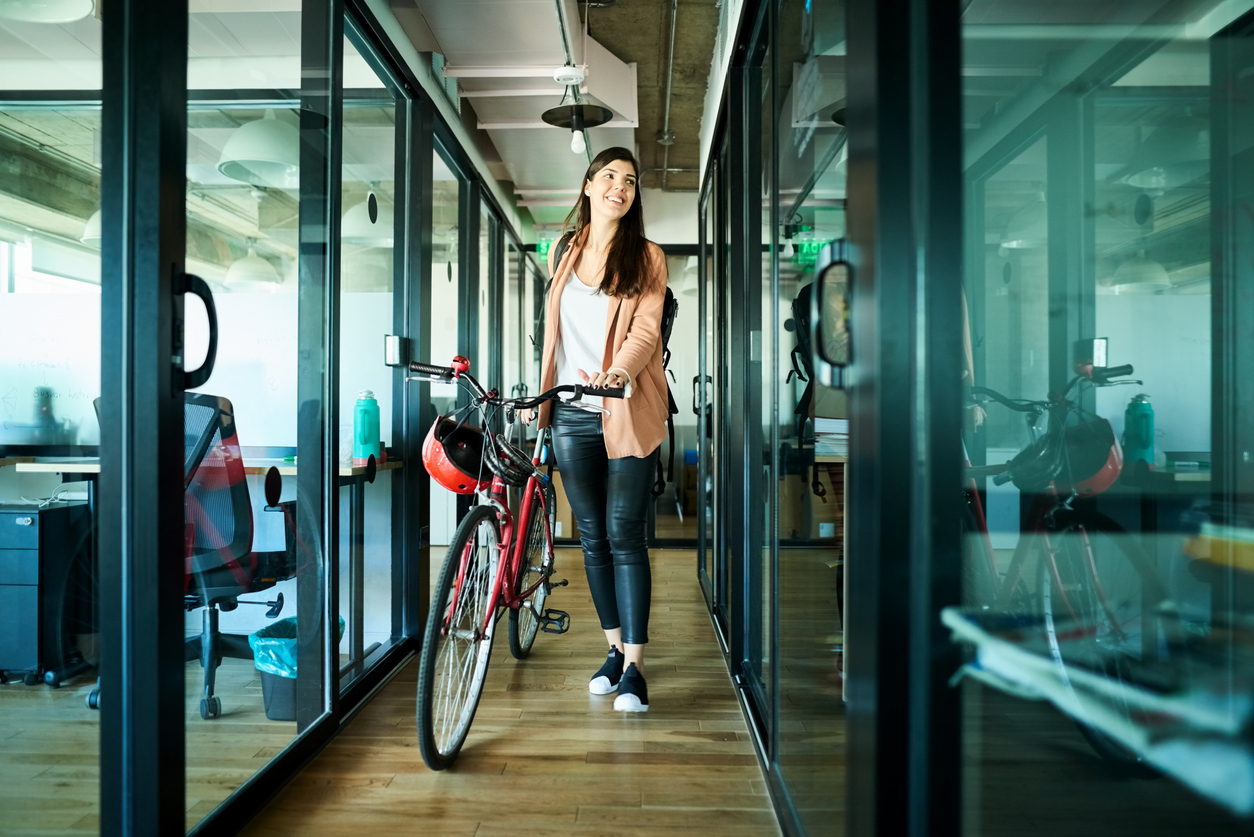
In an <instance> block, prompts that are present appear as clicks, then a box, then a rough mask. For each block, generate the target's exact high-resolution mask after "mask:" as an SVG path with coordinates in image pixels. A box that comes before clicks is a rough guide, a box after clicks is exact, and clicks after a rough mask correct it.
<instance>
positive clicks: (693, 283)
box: [653, 256, 700, 540]
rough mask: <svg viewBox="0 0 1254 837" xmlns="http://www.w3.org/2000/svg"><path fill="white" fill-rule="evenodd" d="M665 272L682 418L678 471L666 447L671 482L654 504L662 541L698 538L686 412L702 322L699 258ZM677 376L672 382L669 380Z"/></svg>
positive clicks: (691, 422)
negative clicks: (673, 304)
mask: <svg viewBox="0 0 1254 837" xmlns="http://www.w3.org/2000/svg"><path fill="white" fill-rule="evenodd" d="M666 271H667V277H668V284H669V285H670V289H671V293H673V294H674V295H675V301H676V302H677V303H678V305H679V307H678V308H677V309H676V311H675V323H674V325H673V326H672V328H671V337H670V341H669V342H668V343H667V344H666V345H667V348H668V349H670V362H669V363H668V364H667V366H666V369H667V373H668V378H667V380H668V383H669V384H670V388H671V394H672V395H673V396H674V398H675V404H676V405H677V406H678V407H679V413H678V414H677V415H675V416H673V417H672V418H673V419H674V422H675V450H674V459H673V462H674V467H673V469H672V468H671V467H670V462H671V459H670V457H671V455H672V454H671V452H670V442H664V443H663V445H662V453H661V456H662V468H663V469H664V470H666V471H668V472H669V473H670V474H671V475H672V476H673V478H672V479H671V480H669V481H668V482H667V483H666V490H665V491H664V492H663V493H662V495H661V496H660V497H658V498H657V500H655V501H654V507H653V508H654V535H655V536H656V537H659V538H683V539H685V540H696V537H697V520H698V516H697V510H696V504H697V424H696V418H697V417H696V415H695V414H694V413H693V411H692V410H691V408H690V407H686V406H684V402H685V401H686V400H687V398H688V397H689V393H688V392H686V390H687V389H688V386H689V385H690V384H691V382H692V380H693V378H695V377H696V375H697V340H698V339H699V334H700V331H699V325H700V321H699V319H698V317H697V314H698V311H697V291H698V289H699V285H698V282H697V257H696V256H667V257H666ZM671 376H673V377H671Z"/></svg>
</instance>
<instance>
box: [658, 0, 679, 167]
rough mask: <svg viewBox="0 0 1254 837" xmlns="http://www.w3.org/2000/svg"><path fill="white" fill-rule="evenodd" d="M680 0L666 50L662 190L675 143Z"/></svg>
mask: <svg viewBox="0 0 1254 837" xmlns="http://www.w3.org/2000/svg"><path fill="white" fill-rule="evenodd" d="M678 7H679V0H671V35H670V48H669V49H668V50H667V52H666V105H665V107H664V109H663V111H662V114H663V115H662V131H661V133H659V134H658V137H657V141H658V142H659V143H660V144H661V145H663V146H664V147H665V148H666V151H664V152H663V154H662V190H663V191H666V176H667V175H668V174H669V173H670V165H671V146H672V145H674V144H675V132H674V131H672V130H671V92H672V89H673V88H672V82H673V80H674V77H675V16H676V12H677V11H678Z"/></svg>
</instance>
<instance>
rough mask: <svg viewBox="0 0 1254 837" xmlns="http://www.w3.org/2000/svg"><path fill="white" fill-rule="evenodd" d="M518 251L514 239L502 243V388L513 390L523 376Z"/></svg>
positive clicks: (506, 390)
mask: <svg viewBox="0 0 1254 837" xmlns="http://www.w3.org/2000/svg"><path fill="white" fill-rule="evenodd" d="M519 257H520V254H519V252H518V248H517V247H515V246H514V242H513V240H512V239H511V240H508V241H507V242H506V246H505V315H504V317H505V322H504V323H503V325H504V327H505V328H504V340H505V343H504V348H503V350H502V357H503V359H504V363H505V366H504V370H505V372H504V377H503V378H502V379H501V386H502V390H503V391H504V392H506V393H513V392H514V391H515V388H516V387H518V386H519V384H521V383H522V382H523V381H524V380H525V378H524V376H523V368H522V363H523V357H524V354H523V331H524V329H523V311H522V303H523V293H522V274H521V273H520V272H519V268H520V267H521V264H522V263H521V261H520V258H519Z"/></svg>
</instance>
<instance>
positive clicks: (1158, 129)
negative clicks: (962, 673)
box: [943, 2, 1254, 835]
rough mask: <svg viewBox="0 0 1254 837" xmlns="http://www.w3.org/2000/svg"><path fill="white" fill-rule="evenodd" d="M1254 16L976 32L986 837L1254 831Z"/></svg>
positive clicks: (974, 528)
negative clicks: (1251, 368)
mask: <svg viewBox="0 0 1254 837" xmlns="http://www.w3.org/2000/svg"><path fill="white" fill-rule="evenodd" d="M1251 5H1252V4H1250V3H1236V4H1223V3H1217V2H1203V3H1197V4H1190V5H1188V6H1174V5H1169V4H1164V3H1155V2H1149V3H1144V2H1142V3H1133V2H1120V3H1116V4H1114V5H1113V6H1111V7H1110V8H1108V9H1107V10H1106V13H1105V16H1104V17H1103V19H1102V21H1100V22H1099V21H1097V20H1096V19H1094V18H1093V17H1092V16H1090V15H1089V14H1088V13H1087V12H1083V11H1079V10H1078V9H1072V10H1060V9H1059V8H1056V7H1049V8H1050V11H1049V17H1048V19H1047V20H1048V22H1045V21H1046V19H1045V18H1041V17H1034V18H1033V20H1034V21H1038V22H1033V23H1031V24H1029V25H1025V26H1014V27H1011V28H1009V29H1008V28H1006V27H1004V26H1002V25H1001V24H1007V23H1020V22H1022V21H1023V20H1024V19H1025V18H1023V17H1022V14H1023V11H1024V10H1022V9H1016V10H1015V11H1013V12H1011V11H1010V10H1008V9H1004V8H999V7H995V6H985V7H981V8H979V9H978V13H977V10H976V9H975V7H972V8H971V9H968V11H967V13H966V14H965V16H964V32H963V34H964V45H963V55H964V62H965V63H966V64H967V66H968V67H969V68H979V70H978V71H977V72H969V73H968V72H964V83H963V90H964V114H963V123H964V125H966V126H967V127H966V136H965V160H966V165H967V194H968V195H970V196H972V199H971V200H969V201H967V202H966V212H967V217H966V224H967V225H968V227H969V231H968V232H969V234H968V236H967V240H968V241H969V242H971V244H970V246H969V249H968V252H967V258H966V260H965V270H966V275H965V278H964V287H965V294H966V299H965V301H966V303H967V305H968V313H969V326H968V335H969V344H970V360H969V361H968V363H967V364H966V366H967V368H966V369H965V370H964V373H965V374H964V375H963V377H964V378H965V383H966V384H967V385H971V384H974V388H973V394H974V395H975V397H976V398H977V399H979V400H981V402H982V403H980V404H979V405H978V407H975V406H973V407H972V408H970V409H969V410H968V421H967V433H966V437H965V440H964V441H965V450H966V453H967V454H968V458H969V459H970V460H971V461H972V462H973V463H975V465H974V466H973V467H972V468H971V469H970V470H969V471H968V472H967V474H966V489H967V491H966V493H967V513H966V514H965V516H964V531H965V533H966V534H965V536H964V567H963V580H964V593H963V596H964V607H963V608H961V609H954V610H951V611H947V612H946V613H945V614H944V615H943V618H944V619H945V620H946V622H947V623H948V624H949V625H950V626H951V627H952V628H953V629H954V630H955V632H956V633H957V635H958V636H959V637H960V638H961V639H962V640H963V641H964V645H965V647H966V648H968V649H969V650H970V651H971V653H975V651H976V650H977V649H979V651H980V652H981V660H982V661H984V662H986V663H988V665H986V666H985V667H984V676H983V677H982V678H981V682H980V683H978V684H977V683H976V682H975V681H974V680H972V679H971V678H968V679H967V680H966V681H965V682H964V684H963V685H962V686H961V688H962V689H963V696H964V721H963V723H964V728H963V747H964V758H963V764H964V770H965V775H964V778H963V783H964V786H965V788H966V798H965V800H964V802H965V811H964V821H965V822H966V823H967V824H968V827H967V831H968V833H970V834H973V835H974V834H994V833H1006V832H1014V833H1016V834H1023V835H1034V834H1041V835H1045V834H1049V835H1054V834H1058V833H1070V832H1074V830H1075V828H1076V825H1075V824H1076V823H1084V830H1085V831H1086V833H1100V834H1122V833H1134V832H1135V833H1138V834H1177V833H1185V832H1189V833H1199V834H1200V833H1205V834H1208V835H1227V834H1244V833H1248V831H1249V816H1250V815H1251V814H1252V813H1254V793H1252V792H1251V790H1250V786H1249V785H1246V784H1243V783H1239V782H1236V781H1235V777H1236V776H1239V775H1246V774H1248V773H1249V771H1250V770H1251V765H1254V748H1251V747H1250V744H1249V740H1248V737H1247V736H1246V735H1245V734H1244V733H1242V732H1240V731H1239V729H1241V728H1244V726H1245V724H1246V723H1247V715H1248V710H1247V709H1246V708H1245V707H1247V706H1248V705H1250V702H1251V695H1252V694H1254V660H1251V659H1249V655H1248V654H1247V653H1246V650H1245V649H1246V648H1247V647H1248V646H1249V641H1248V636H1247V634H1248V628H1247V627H1246V622H1247V621H1248V600H1247V598H1246V597H1244V596H1242V595H1240V594H1239V593H1238V592H1237V591H1239V590H1242V589H1244V588H1245V587H1247V586H1248V584H1249V581H1248V578H1247V576H1248V573H1247V570H1246V568H1245V567H1247V566H1248V565H1245V564H1243V559H1241V558H1238V556H1239V555H1242V554H1244V547H1243V546H1241V545H1240V544H1242V543H1244V542H1246V541H1248V540H1249V538H1248V532H1249V531H1250V530H1249V526H1250V522H1249V521H1250V520H1251V516H1250V514H1249V512H1248V509H1247V507H1246V505H1247V504H1246V498H1247V497H1248V493H1247V492H1242V491H1239V490H1237V488H1236V484H1235V482H1231V481H1230V482H1227V483H1225V481H1224V479H1223V475H1225V474H1230V473H1236V472H1237V471H1238V470H1239V469H1240V468H1242V467H1243V464H1242V463H1243V457H1244V454H1243V453H1242V451H1244V450H1245V449H1247V447H1248V442H1246V441H1244V439H1247V438H1248V436H1249V433H1248V430H1244V429H1242V428H1246V427H1248V418H1247V417H1245V416H1244V415H1240V416H1239V415H1238V404H1237V400H1236V397H1235V396H1234V393H1235V391H1236V387H1237V376H1238V375H1239V373H1238V372H1237V370H1238V369H1240V368H1243V367H1241V366H1240V365H1229V364H1232V363H1234V362H1235V359H1236V358H1240V357H1248V356H1249V354H1250V351H1251V347H1250V343H1249V337H1248V334H1243V333H1241V332H1239V331H1235V330H1230V331H1229V330H1225V323H1226V322H1227V320H1225V319H1224V318H1225V317H1237V318H1239V317H1241V316H1242V315H1243V312H1242V310H1240V309H1241V304H1240V302H1239V301H1238V300H1239V296H1237V295H1231V296H1228V295H1227V294H1228V293H1230V291H1231V289H1233V288H1235V287H1237V286H1238V285H1239V284H1240V283H1245V282H1246V280H1248V278H1249V277H1248V276H1246V275H1245V274H1246V273H1247V272H1248V257H1246V256H1245V255H1244V254H1243V253H1244V251H1243V248H1245V247H1248V244H1247V243H1246V242H1248V237H1249V232H1248V220H1245V221H1234V220H1233V219H1235V218H1238V217H1243V216H1244V212H1243V210H1242V208H1241V207H1243V206H1245V205H1246V203H1247V202H1248V199H1247V197H1246V194H1247V192H1248V191H1249V187H1248V183H1249V182H1250V180H1249V171H1248V170H1247V169H1245V168H1243V167H1244V166H1246V165H1248V164H1247V163H1245V159H1246V156H1247V155H1248V152H1247V151H1246V148H1248V141H1246V140H1245V139H1244V138H1243V136H1244V132H1245V131H1246V130H1247V129H1246V128H1245V127H1244V126H1248V125H1250V124H1251V120H1252V118H1254V104H1252V102H1254V100H1252V99H1251V98H1250V97H1249V95H1248V91H1247V89H1246V87H1247V86H1248V85H1247V86H1243V85H1244V81H1243V80H1244V79H1247V78H1249V77H1250V76H1251V72H1252V71H1254V49H1252V46H1254V44H1251V42H1250V38H1249V36H1248V34H1242V33H1243V32H1248V27H1247V28H1245V29H1243V28H1242V27H1241V26H1240V25H1238V26H1236V27H1235V28H1234V29H1233V30H1231V31H1229V32H1228V33H1226V34H1221V33H1224V30H1225V27H1228V26H1229V24H1231V23H1233V22H1234V21H1235V20H1237V18H1238V17H1240V16H1241V15H1245V14H1247V13H1248V12H1249V11H1250V9H1251ZM1045 8H1046V7H1045V6H1044V5H1041V6H1040V10H1041V11H1044V10H1045ZM1113 20H1118V21H1120V25H1119V27H1117V28H1116V27H1111V26H1109V25H1108V21H1113ZM1063 31H1065V32H1067V33H1068V34H1067V36H1066V37H1065V38H1063V39H1059V37H1058V35H1059V34H1060V33H1061V32H1063ZM994 33H999V34H998V35H997V37H989V36H990V35H992V34H994ZM1156 33H1157V34H1156ZM1042 66H1048V67H1049V68H1050V70H1049V71H1048V72H1047V73H1044V74H1042V73H1038V72H1037V70H1035V69H1033V70H1031V71H1030V72H1028V69H1027V68H1030V67H1031V68H1039V67H1042ZM1055 70H1057V71H1058V72H1057V73H1055ZM1047 76H1048V78H1046V77H1047ZM1047 91H1048V92H1047ZM1217 196H1218V197H1220V198H1221V200H1222V203H1220V204H1219V205H1216V206H1214V207H1212V205H1211V204H1212V201H1213V200H1215V198H1216V197H1217ZM1219 255H1222V256H1223V257H1224V258H1225V259H1229V258H1230V259H1231V262H1228V263H1227V267H1226V268H1225V267H1224V263H1221V262H1220V261H1218V260H1215V259H1216V256H1219ZM1242 258H1245V259H1246V261H1244V262H1242V261H1241V260H1242ZM1213 260H1215V261H1213ZM1238 265H1239V266H1238ZM1221 294H1223V295H1224V296H1222V297H1220V298H1222V299H1225V300H1226V302H1225V304H1223V305H1212V296H1213V295H1214V296H1219V295H1221ZM1221 312H1222V313H1221ZM1102 347H1104V348H1105V351H1104V352H1102V351H1100V349H1101V348H1102ZM1102 354H1105V358H1104V359H1103V358H1102V357H1101V355H1102ZM1213 359H1220V360H1221V363H1222V365H1221V366H1219V367H1217V369H1219V370H1221V373H1220V374H1217V375H1216V374H1212V369H1211V365H1212V360H1213ZM1125 365H1126V366H1125ZM1120 367H1124V368H1122V369H1121V368H1120ZM1003 397H1005V399H1011V402H1010V403H1006V400H1005V399H1004V398H1003ZM981 419H982V420H981ZM1212 428H1216V429H1219V430H1220V432H1218V433H1216V434H1214V435H1213V436H1212ZM955 444H957V440H955ZM1006 463H1010V464H1009V465H1007V464H1006ZM1212 477H1213V479H1212ZM1011 621H1013V623H1014V624H1015V629H1014V630H1013V631H1010V630H1007V626H1008V625H1009V624H1010V622H1011ZM994 649H999V650H1000V651H1001V654H1000V657H999V660H1000V661H999V662H993V660H994V655H993V654H992V653H991V652H993V650H994ZM1025 698H1036V699H1034V700H1033V699H1025ZM1203 707H1214V708H1215V709H1216V710H1217V713H1218V714H1216V715H1214V716H1212V715H1209V714H1208V712H1209V709H1203ZM1132 777H1153V780H1152V781H1150V782H1144V781H1141V782H1135V781H1128V780H1129V778H1132Z"/></svg>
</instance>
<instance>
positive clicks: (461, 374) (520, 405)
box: [408, 358, 625, 410]
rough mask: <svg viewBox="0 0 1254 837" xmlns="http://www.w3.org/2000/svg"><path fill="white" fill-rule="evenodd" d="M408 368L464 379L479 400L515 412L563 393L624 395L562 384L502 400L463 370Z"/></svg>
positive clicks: (607, 389) (614, 390)
mask: <svg viewBox="0 0 1254 837" xmlns="http://www.w3.org/2000/svg"><path fill="white" fill-rule="evenodd" d="M458 361H464V358H457V359H455V361H454V362H458ZM467 366H468V364H467ZM408 368H409V371H410V372H413V373H416V374H419V375H429V376H431V377H433V378H441V379H443V380H446V381H452V380H457V379H460V378H465V379H466V381H467V382H468V383H469V384H470V388H471V389H473V390H474V391H475V393H476V394H477V395H478V396H479V398H480V399H482V400H485V401H486V400H492V401H496V402H498V403H501V404H509V405H510V406H511V407H513V408H514V409H516V410H525V409H529V408H532V407H537V406H539V405H540V404H542V403H544V402H545V401H549V400H552V399H554V398H556V397H557V396H558V395H560V394H562V393H564V392H571V393H574V394H575V400H578V399H579V398H582V397H583V396H585V395H598V396H601V397H603V398H622V397H623V396H624V395H625V390H624V389H623V388H622V387H590V386H584V385H583V384H563V385H562V386H557V387H553V388H552V389H550V390H549V391H547V392H542V393H540V394H539V395H537V396H536V397H535V398H510V399H502V398H500V397H499V396H497V394H496V393H495V392H489V391H487V390H485V389H484V388H483V386H482V385H481V384H480V383H479V382H478V381H477V380H475V377H474V376H473V375H471V374H470V372H469V371H467V370H465V369H461V370H459V369H457V368H454V367H452V366H435V365H433V364H430V363H422V362H420V361H417V360H412V361H410V362H409V367H408Z"/></svg>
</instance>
